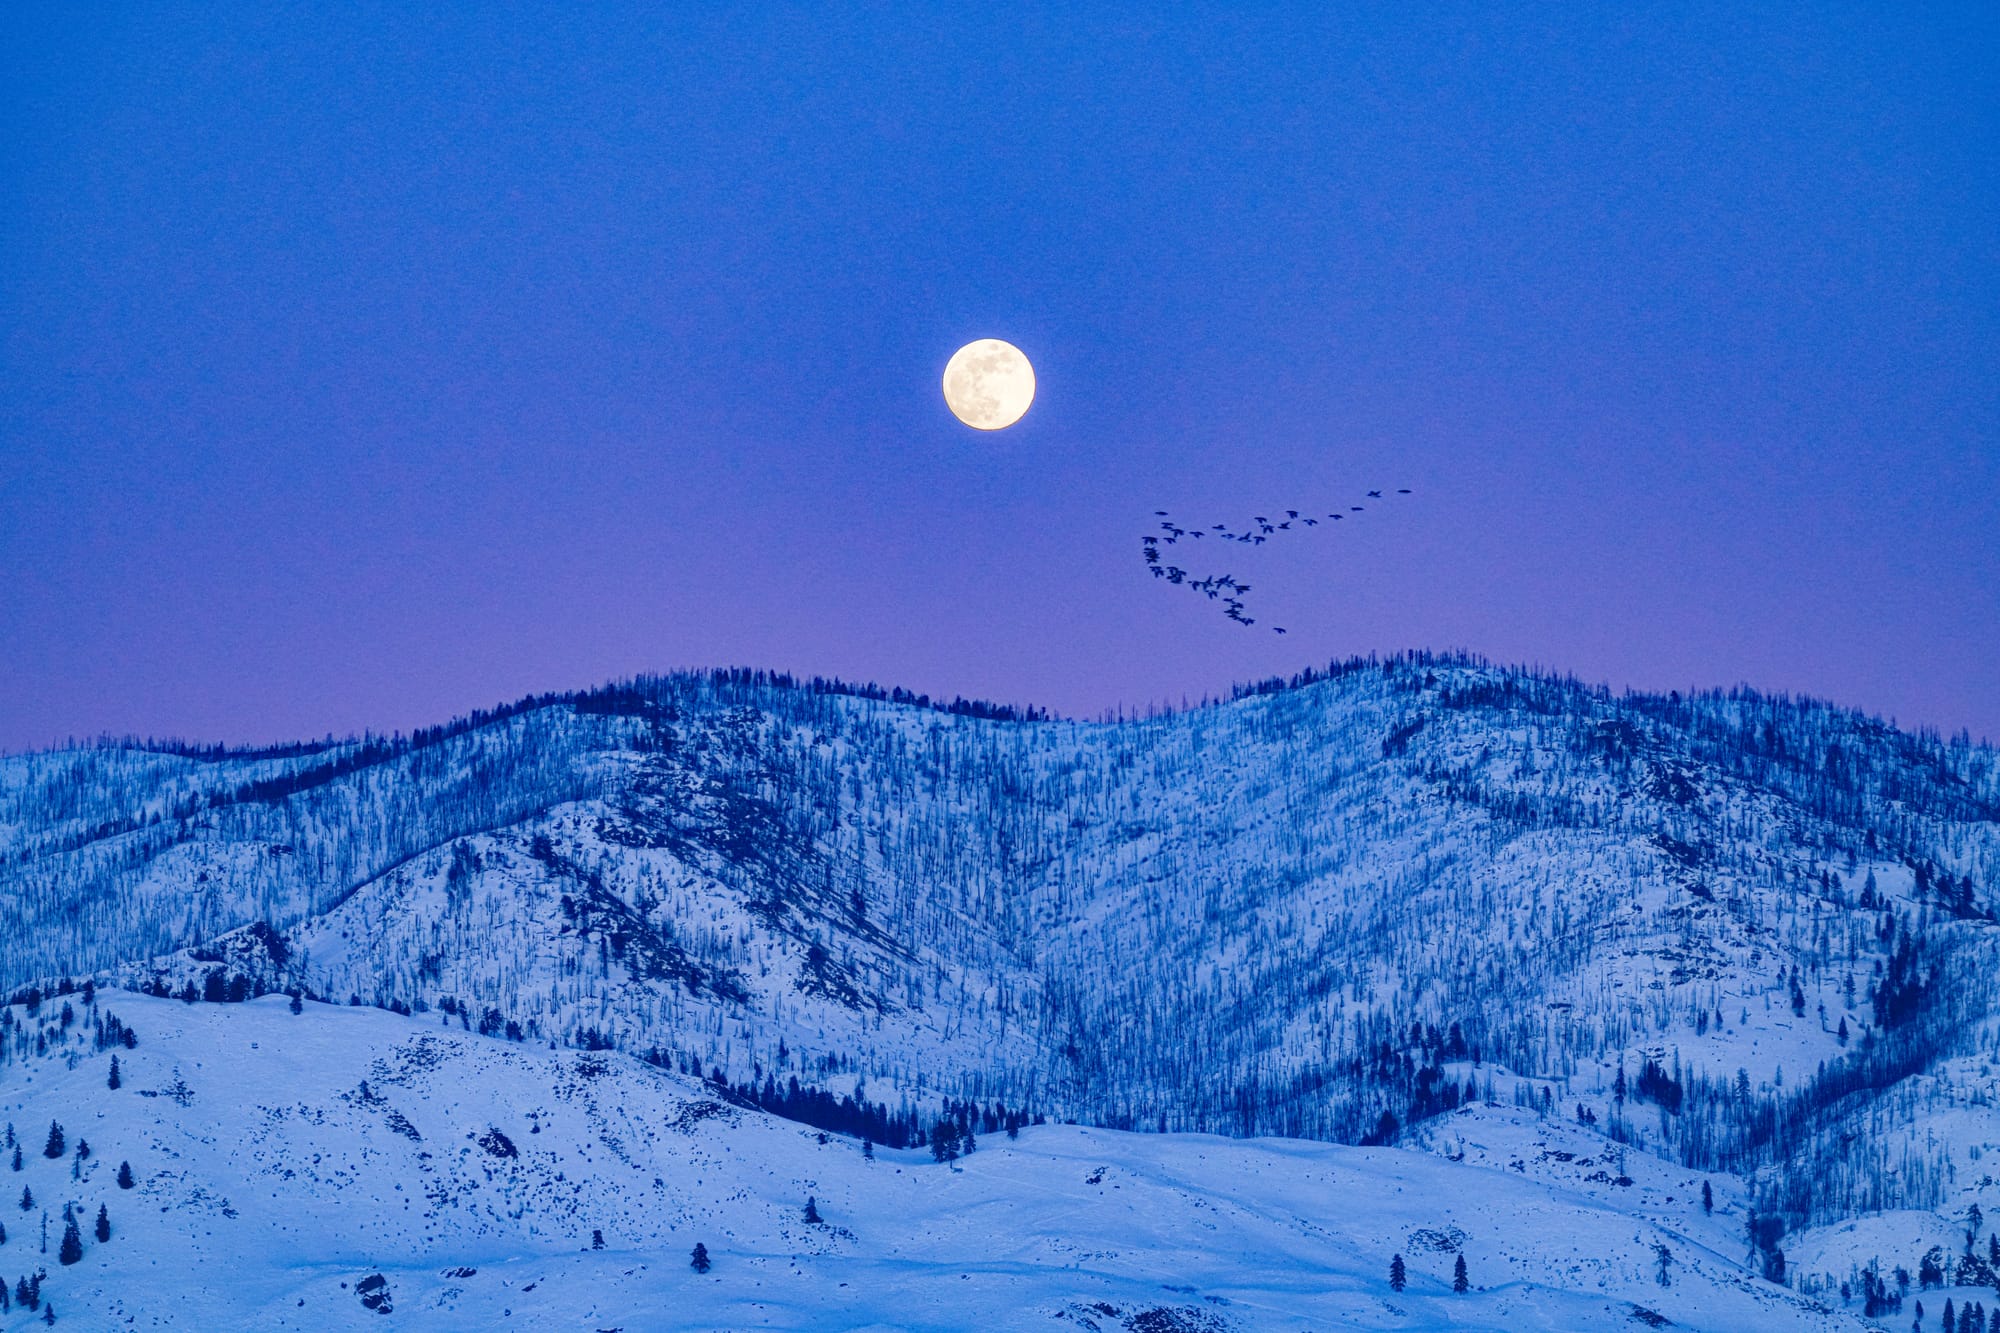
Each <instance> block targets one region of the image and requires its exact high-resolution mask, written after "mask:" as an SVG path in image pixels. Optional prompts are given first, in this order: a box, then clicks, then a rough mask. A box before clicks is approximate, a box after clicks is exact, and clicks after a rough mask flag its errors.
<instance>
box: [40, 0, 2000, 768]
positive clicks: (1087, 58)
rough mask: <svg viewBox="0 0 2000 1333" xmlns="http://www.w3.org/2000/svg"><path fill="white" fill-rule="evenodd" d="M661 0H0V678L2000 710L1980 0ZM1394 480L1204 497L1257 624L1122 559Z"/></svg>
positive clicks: (1988, 188)
mask: <svg viewBox="0 0 2000 1333" xmlns="http://www.w3.org/2000/svg"><path fill="white" fill-rule="evenodd" d="M338 8H339V7H336V9H338ZM687 8H688V7H684V6H644V7H637V6H635V7H633V8H631V9H629V10H621V11H617V12H612V11H610V10H606V9H600V8H596V7H592V8H591V9H589V11H588V12H564V13H562V14H561V15H560V16H559V17H551V16H550V15H549V14H548V13H547V12H542V11H539V10H531V9H528V8H523V9H521V10H519V11H511V10H508V9H505V8H503V7H501V6H467V7H459V6H451V7H445V9H446V11H447V12H441V13H438V14H430V15H423V16H413V15H411V14H408V13H402V12H398V10H399V7H388V6H385V7H380V8H377V7H372V6H364V7H359V8H358V9H356V10H355V11H354V12H352V13H349V14H346V15H342V14H340V13H338V12H336V11H330V10H328V9H326V8H325V7H318V6H292V7H285V6H264V5H254V6H253V5H244V6H237V7H189V8H183V9H176V10H172V11H167V10H155V9H150V8H149V9H147V10H145V11H144V12H141V11H139V10H138V9H137V8H136V7H135V8H134V9H133V10H131V11H128V12H124V13H122V14H120V13H117V12H115V11H114V12H109V13H107V12H106V11H105V10H103V9H102V8H100V7H79V8H77V9H74V10H72V11H69V12H67V13H64V12H60V11H57V10H54V9H50V8H43V7H28V6H15V7H12V8H11V9H9V10H8V11H7V12H6V13H5V14H4V15H0V123H4V124H5V125H6V126H7V127H8V129H7V131H6V132H5V133H4V134H0V748H5V749H16V748H22V747H28V746H37V745H42V744H46V743H48V742H51V741H53V740H56V739H58V738H61V737H65V736H70V735H93V734H96V733H99V732H113V733H125V732H139V733H148V734H178V735H185V736H190V737H198V738H203V739H220V740H265V739H277V738H290V737H297V736H302V735H318V734H322V733H325V732H328V731H333V732H346V731H350V730H356V729H361V728H371V727H372V728H375V729H379V730H387V729H395V728H409V727H412V726H416V725H422V724H427V723H432V722H436V721H439V720H442V719H444V718H446V717H448V716H450V715H452V714H454V713H458V712H462V711H464V710H466V709H468V708H471V707H475V706H480V705H485V704H491V703H493V702H495V701H498V700H501V699H506V698H512V697H515V696H518V695H521V694H524V693H528V692H531V691H538V690H544V689H562V688H570V687H577V686H584V685H588V684H592V683H595V682H598V681H601V680H604V679H606V678H609V677H614V676H623V675H627V674H631V673H633V672H638V671H647V670H660V669H666V668H671V667H675V666H706V665H722V664H753V665H762V666H771V667H779V668H785V669H790V670H795V671H799V672H804V673H825V674H837V675H842V676H848V677H854V678H867V679H875V680H879V681H882V682H884V683H889V684H903V685H908V686H910V687H912V688H915V689H920V690H926V691H930V692H933V693H944V694H951V693H964V694H968V695H979V696H984V697H989V698H997V699H1004V700H1010V701H1015V702H1034V703H1041V704H1044V705H1048V706H1051V707H1055V708H1059V709H1062V710H1066V711H1074V712H1081V713H1095V712H1096V711H1098V710H1100V709H1102V708H1105V707H1108V706H1112V705H1115V704H1120V703H1123V704H1126V705H1143V704H1144V703H1146V702H1147V701H1152V700H1172V701H1178V700H1180V699H1181V698H1183V697H1195V696H1199V695H1201V694H1203V693H1205V692H1216V691H1220V690H1222V689H1225V688H1226V687H1227V685H1228V683H1229V682H1231V681H1232V680H1239V679H1246V678H1251V677H1258V676H1264V675H1270V674H1275V673H1286V672H1290V671H1294V670H1297V669H1298V668H1300V667H1302V666H1304V665H1307V664H1313V663H1322V662H1324V661H1326V660H1327V659H1329V658H1332V657H1336V656H1344V655H1347V654H1349V653H1355V652H1367V651H1370V650H1382V651H1390V650H1395V649H1398V648H1404V647H1413V646H1427V647H1439V648H1443V647H1458V646H1463V647H1469V648H1472V649H1475V650H1477V651H1480V652H1483V653H1486V654H1488V655H1489V656H1492V657H1495V658H1498V659H1502V660H1507V661H1520V662H1532V663H1539V664H1542V665H1545V666H1550V667H1554V668H1558V669H1562V670H1568V671H1574V672H1575V673H1577V674H1579V675H1581V676H1583V677H1585V678H1587V679H1592V680H1606V681H1609V682H1611V683H1613V684H1614V685H1626V684H1631V685H1638V686H1645V687H1657V688H1661V689H1665V688H1669V687H1683V688H1684V687H1687V686H1689V685H1711V684H1725V685H1726V684H1730V683H1734V682H1737V681H1749V682H1751V683H1753V684H1755V685H1757V686H1758V687H1760V688H1764V689H1769V690H1774V691H1776V690H1789V691H1795V692H1808V693H1813V694H1818V695H1822V696H1828V697H1831V698H1834V699H1836V700H1838V701H1840V702H1843V703H1850V704H1854V705H1857V706H1860V707H1863V708H1866V709H1869V710H1871V711H1878V712H1882V713H1885V714H1889V715H1893V716H1894V717H1896V718H1897V719H1898V720H1900V721H1902V722H1904V723H1906V724H1915V723H1926V724H1931V725H1935V726H1938V727H1940V728H1942V729H1944V730H1946V731H1952V730H1956V729H1958V728H1960V727H1964V728H1969V729H1970V730H1971V731H1972V732H1973V733H1974V734H1975V735H1986V736H1992V737H1995V738H2000V368H1996V365H1995V349H1996V348H2000V227H1997V226H1996V223H1995V219H1996V217H2000V189H1997V188H1996V185H2000V168H1996V159H1995V154H1994V152H1993V145H1994V144H1995V143H2000V81H1996V80H1995V79H1994V78H1993V77H1992V72H1993V69H1994V53H1995V51H1996V49H2000V40H1996V38H2000V11H1996V10H1995V9H1994V8H1993V7H1992V6H1963V7H1957V8H1954V7H1952V6H1935V7H1925V8H1924V9H1923V11H1922V12H1921V13H1919V12H1917V7H1914V6H1910V7H1905V6H1869V7H1851V8H1850V7H1835V6H1827V7H1818V8H1815V9H1811V10H1800V11H1794V12H1792V13H1790V14H1788V15H1786V16H1785V17H1783V18H1776V17H1770V16H1758V15H1756V14H1746V13H1743V12H1739V11H1741V10H1742V9H1743V7H1742V6H1739V5H1722V4H1717V5H1709V6H1697V7H1695V8H1692V9H1683V10H1679V11H1677V12H1676V13H1675V14H1674V15H1673V16H1671V17H1667V16H1661V15H1656V14H1649V15H1646V16H1644V17H1640V16H1638V15H1637V14H1636V13H1633V14H1621V13H1612V12H1608V11H1609V10H1610V9H1611V8H1612V7H1605V8H1606V10H1607V12H1605V13H1588V12H1585V13H1576V14H1571V15H1568V16H1566V17H1562V18H1556V17H1554V11H1546V10H1543V9H1541V8H1540V7H1523V10H1522V13H1521V15H1517V16H1515V17H1506V16H1495V15H1493V14H1489V13H1485V12H1484V11H1485V10H1487V9H1488V8H1490V7H1486V6H1471V7H1466V8H1463V9H1453V8H1448V9H1446V10H1445V11H1443V12H1437V13H1432V14H1430V15H1429V16H1427V17H1413V16H1412V15H1411V14H1409V13H1408V12H1406V11H1407V10H1408V9H1409V8H1410V7H1408V6H1404V5H1400V4H1396V5H1381V6H1373V7H1366V8H1361V7H1353V8H1346V9H1344V10H1343V12H1342V13H1340V14H1329V15H1323V16H1319V17H1302V16H1300V15H1298V14H1297V13H1295V12H1292V11H1296V10H1298V9H1301V8H1312V9H1320V8H1330V7H1319V6H1276V7H1273V8H1272V10H1271V11H1270V14H1269V15H1268V16H1266V17H1261V18H1258V17H1243V16H1242V14H1241V10H1240V8H1238V7H1232V11H1231V12H1230V14H1229V15H1228V16H1226V17H1224V16H1208V17H1194V16H1187V17H1163V16H1160V15H1153V16H1146V17H1135V16H1131V15H1126V16H1122V17H1121V16H1112V15H1109V14H1107V13H1104V12H1100V11H1095V10H1092V9H1091V8H1090V7H1087V6H1077V5H1074V4H1071V5H1064V6H1061V7H1059V8H1053V9H1041V8H1037V7H1025V8H1023V7H1019V6H1005V7H998V8H993V7H989V8H988V9H987V10H984V11H978V12H973V11H970V10H966V9H965V8H964V7H959V6H954V7H950V8H944V7H940V8H938V9H936V10H919V9H907V10H891V9H880V8H878V9H871V10H870V11H869V12H868V13H867V15H866V16H865V17H856V16H847V17H838V18H829V17H826V16H824V15H819V14H815V13H814V12H812V11H811V10H807V9H798V8H794V9H771V10H769V11H767V12H766V13H765V15H764V17H761V18H746V17H744V16H742V15H740V14H730V15H728V16H726V17H721V16H718V17H716V18H714V19H713V20H708V19H696V18H686V17H664V16H663V15H662V13H661V12H659V11H663V10H664V11H684V10H686V9H687ZM30 9H33V10H34V11H35V12H27V11H29V10H30ZM984 336H993V337H1002V338H1006V339H1009V340H1010V341H1012V342H1015V343H1017V344H1018V345H1019V346H1021V347H1022V348H1023V349H1024V350H1025V351H1026V352H1027V353H1028V355H1029V356H1030V357H1031V358H1032V359H1033V361H1034V363H1035V367H1036V373H1037V376H1038V379H1039V383H1040V392H1039V396H1038V398H1037V400H1036V403H1035V406H1034V408H1033V409H1032V410H1031V411H1030V413H1029V414H1028V416H1027V418H1026V419H1025V420H1024V421H1023V422H1022V423H1021V424H1020V425H1019V426H1017V427H1015V428H1013V429H1011V430H1008V431H1005V432H1001V433H998V434H984V433H978V432H974V431H970V430H967V429H965V428H963V427H961V426H959V425H957V423H956V422H954V420H953V419H952V418H951V416H950V414H949V413H948V412H947V410H946V408H945V406H944V404H943V402H942V400H941V398H940V396H939V392H938V376H939V374H940V372H941V370H942V368H943V365H944V362H945V360H946V358H947V357H949V355H950V354H951V352H952V351H953V350H954V349H955V348H957V347H958V346H959V345H960V344H961V343H963V342H966V341H969V340H971V339H973V338H975V337H984ZM1393 486H1410V487H1412V488H1414V489H1415V491H1416V494H1415V495H1414V496H1412V497H1409V499H1408V500H1406V501H1404V502H1402V503H1401V504H1400V505H1398V506H1394V507H1391V508H1388V509H1385V510H1382V511H1379V512H1378V511H1371V512H1370V513H1368V514H1366V515H1364V516H1362V519H1361V521H1359V522H1355V523H1346V524H1342V525H1341V526H1340V528H1339V529H1338V530H1332V531H1329V530H1326V529H1322V530H1320V531H1319V532H1316V533H1313V534H1309V535H1308V536H1307V537H1306V538H1305V539H1303V540H1300V541H1296V542H1292V543H1290V544H1288V545H1286V546H1284V547H1279V546H1276V545H1273V546H1267V547H1265V548H1263V549H1262V550H1260V551H1257V552H1253V553H1248V554H1243V555H1241V556H1240V557H1239V556H1237V555H1232V556H1231V558H1230V559H1229V560H1228V561H1227V562H1225V563H1223V564H1220V565H1218V564H1216V563H1214V562H1213V559H1212V557H1211V559H1210V560H1209V561H1206V562H1204V563H1203V564H1202V566H1201V568H1202V571H1203V572H1208V571H1209V570H1211V569H1215V568H1229V569H1231V570H1232V571H1233V572H1235V573H1236V574H1238V575H1239V577H1242V578H1244V579H1246V580H1248V581H1250V582H1252V583H1254V584H1256V585H1257V591H1256V598H1255V600H1256V603H1257V607H1256V611H1255V613H1256V614H1258V615H1259V617H1260V619H1264V618H1266V617H1268V619H1269V620H1270V621H1275V622H1277V623H1283V624H1286V625H1287V626H1288V627H1289V628H1290V631H1291V632H1290V633H1289V634H1288V635H1286V636H1285V637H1283V638H1278V637H1276V636H1273V635H1268V634H1265V633H1263V632H1262V631H1261V628H1260V629H1258V630H1251V631H1245V630H1242V629H1238V628H1236V627H1235V626H1232V625H1230V624H1229V623H1228V622H1226V621H1224V620H1223V619H1222V618H1221V617H1220V615H1218V614H1216V613H1215V611H1214V610H1213V609H1212V608H1211V607H1210V606H1208V605H1207V604H1205V603H1199V602H1197V601H1196V600H1195V599H1193V598H1191V597H1188V596H1187V595H1185V594H1174V593H1172V592H1170V591H1169V590H1167V589H1166V588H1164V587H1163V586H1160V585H1156V584H1155V583H1154V582H1153V581H1152V580H1151V579H1149V578H1147V577H1146V575H1145V573H1144V571H1143V569H1142V567H1141V565H1140V563H1139V558H1138V540H1137V539H1138V535H1139V534H1140V533H1141V532H1143V531H1146V530H1147V529H1148V528H1149V527H1150V525H1151V523H1152V522H1153V520H1152V518H1151V513H1152V511H1153V510H1154V509H1155V508H1167V509H1171V510H1173V511H1175V513H1176V514H1177V515H1180V514H1185V515H1187V516H1189V517H1199V518H1200V519H1201V521H1203V522H1204V523H1206V522H1216V521H1232V522H1240V521H1241V520H1243V519H1244V518H1247V517H1248V515H1250V514H1252V513H1268V512H1269V511H1270V510H1271V509H1272V508H1274V507H1276V508H1283V507H1287V506H1290V507H1297V508H1301V509H1313V508H1315V507H1318V508H1320V509H1321V510H1322V512H1323V511H1324V510H1325V509H1331V508H1333V506H1334V502H1342V503H1344V502H1346V501H1347V499H1348V498H1349V497H1351V496H1353V495H1355V494H1357V493H1358V492H1360V491H1362V490H1365V489H1368V488H1370V487H1384V488H1386V487H1393ZM1204 554H1206V553H1204Z"/></svg>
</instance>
